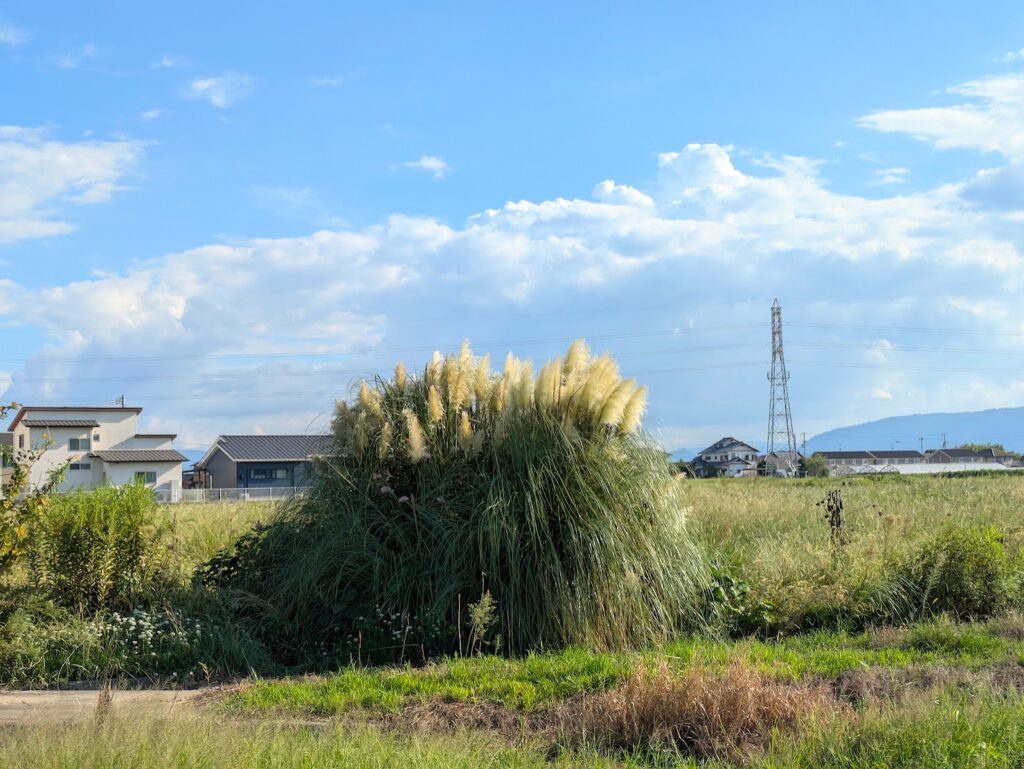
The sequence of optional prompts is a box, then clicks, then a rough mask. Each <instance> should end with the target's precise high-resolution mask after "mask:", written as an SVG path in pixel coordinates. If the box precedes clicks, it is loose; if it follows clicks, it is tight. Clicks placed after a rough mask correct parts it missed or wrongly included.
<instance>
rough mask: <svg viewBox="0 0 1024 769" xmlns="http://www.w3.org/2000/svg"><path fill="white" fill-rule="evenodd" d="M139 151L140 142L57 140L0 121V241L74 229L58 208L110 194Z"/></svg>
mask: <svg viewBox="0 0 1024 769" xmlns="http://www.w3.org/2000/svg"><path fill="white" fill-rule="evenodd" d="M142 153H143V145H142V144H141V143H140V142H134V141H109V142H92V141H86V142H60V141H55V140H52V139H48V138H46V131H45V130H43V129H38V128H23V127H20V126H3V127H0V244H3V243H10V242H13V241H17V240H22V239H25V238H34V237H43V236H47V235H59V234H62V233H65V232H69V231H71V230H73V229H74V225H73V224H72V223H70V222H68V221H67V220H66V219H65V218H64V216H62V215H61V212H62V210H64V209H66V208H67V206H68V205H69V204H84V203H102V202H105V201H107V200H109V199H110V198H111V196H112V195H113V194H114V193H115V192H117V191H119V190H120V189H123V184H122V181H123V179H124V177H125V176H126V175H128V174H129V173H131V171H132V170H133V169H134V167H135V166H136V164H137V162H138V160H139V158H140V157H141V156H142Z"/></svg>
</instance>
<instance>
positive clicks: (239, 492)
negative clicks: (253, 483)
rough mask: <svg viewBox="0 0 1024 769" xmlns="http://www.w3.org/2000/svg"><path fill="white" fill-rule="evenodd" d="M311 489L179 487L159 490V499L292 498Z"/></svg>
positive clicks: (224, 500) (247, 499) (171, 501)
mask: <svg viewBox="0 0 1024 769" xmlns="http://www.w3.org/2000/svg"><path fill="white" fill-rule="evenodd" d="M308 491H309V489H308V488H306V487H302V486H287V487H275V486H268V487H266V488H256V489H179V490H177V493H171V492H166V491H165V492H161V491H157V495H156V496H157V501H158V502H163V503H164V504H174V503H179V502H180V503H191V504H195V503H199V502H250V501H253V500H265V501H269V500H273V499H292V498H293V497H301V496H303V495H304V494H306V492H308Z"/></svg>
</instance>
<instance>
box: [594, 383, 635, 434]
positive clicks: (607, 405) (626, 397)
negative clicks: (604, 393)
mask: <svg viewBox="0 0 1024 769" xmlns="http://www.w3.org/2000/svg"><path fill="white" fill-rule="evenodd" d="M636 389H637V387H636V380H635V379H626V380H624V381H622V382H619V384H618V385H617V386H616V387H615V389H614V390H612V392H611V395H609V396H608V398H607V399H606V400H605V402H604V406H603V407H602V408H601V417H600V422H601V424H603V425H607V426H608V427H616V426H618V424H619V423H620V422H621V421H622V417H623V414H624V413H625V411H626V406H627V405H628V404H629V402H630V399H631V397H632V395H633V393H634V392H635V391H636Z"/></svg>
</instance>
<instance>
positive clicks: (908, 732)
mask: <svg viewBox="0 0 1024 769" xmlns="http://www.w3.org/2000/svg"><path fill="white" fill-rule="evenodd" d="M836 488H838V489H840V490H841V492H842V495H843V500H844V503H845V511H844V512H845V522H844V526H843V531H842V536H843V541H844V544H842V545H841V546H837V545H836V544H835V543H834V541H833V539H832V532H831V530H830V527H829V525H828V524H827V523H826V521H825V520H824V514H823V511H822V509H821V508H820V507H819V506H817V505H816V503H817V502H819V501H820V500H821V499H822V498H823V497H824V496H825V494H826V492H827V491H828V490H830V489H836ZM686 500H687V505H688V508H689V512H688V524H689V525H690V526H691V527H693V529H694V531H696V532H697V535H698V540H699V544H700V546H701V547H702V548H703V549H705V550H706V551H707V552H708V553H709V554H711V556H712V557H713V558H714V559H715V560H717V561H719V562H722V563H725V564H727V565H728V567H729V569H730V574H731V575H732V576H733V577H734V578H735V579H736V581H737V582H738V583H742V585H743V586H744V592H743V593H742V595H743V601H745V602H746V603H748V604H750V605H753V606H755V607H757V606H761V605H762V604H763V605H765V606H769V607H770V614H771V615H772V617H773V620H772V622H771V623H770V624H769V625H766V626H765V627H767V628H768V630H764V629H762V630H761V631H759V632H756V633H754V634H747V635H740V636H739V637H729V635H728V634H727V633H724V632H723V631H722V629H721V628H718V629H717V630H713V631H711V632H709V633H704V634H696V635H692V636H687V637H682V638H678V639H675V640H674V641H672V642H670V643H667V644H665V645H663V646H659V647H657V648H652V649H646V650H642V651H635V652H616V653H609V652H601V651H597V650H590V649H570V650H565V651H557V652H548V653H537V654H532V655H529V656H527V657H525V658H522V659H505V658H499V657H493V656H478V657H468V658H453V659H446V660H439V661H434V662H431V663H430V664H427V665H425V666H422V665H421V666H409V665H406V666H394V667H366V666H360V665H359V664H358V662H357V661H356V662H355V663H354V664H351V665H348V666H344V667H342V668H340V669H338V670H336V671H326V672H321V673H318V674H316V675H299V676H292V677H287V676H286V677H273V678H266V677H264V678H257V679H254V680H248V681H245V682H243V683H242V684H241V685H240V686H237V687H233V688H231V689H229V690H227V691H226V692H224V693H223V694H220V695H218V696H216V697H214V698H212V699H211V700H210V701H208V702H206V703H205V704H204V705H203V706H202V708H201V710H200V711H199V712H198V713H197V714H196V716H195V718H192V717H189V716H184V717H177V718H173V719H159V718H149V717H147V718H146V719H144V720H142V721H141V722H138V721H133V720H131V719H129V718H125V717H122V716H118V715H117V714H116V713H115V715H114V716H113V717H110V718H107V719H101V720H99V721H90V722H89V723H83V724H77V725H64V726H55V725H39V726H31V727H18V728H16V729H8V730H6V731H0V767H34V766H39V767H62V766H82V767H101V766H102V767H106V766H131V767H140V768H141V767H157V766H161V767H162V766H172V765H173V766H186V767H191V766H197V767H198V766H203V767H228V766H231V767H235V766H238V767H250V766H251V767H257V766H260V767H262V766H275V767H276V766H281V767H292V766H295V767H298V766H302V767H318V766H324V767H326V766H339V765H343V766H357V767H358V766H366V767H370V766H373V767H390V766H396V767H397V766H421V767H461V766H467V767H469V766H496V767H497V766H501V767H520V766H521V767H530V766H549V765H551V766H595V767H596V766H665V767H668V766H696V765H701V766H713V767H726V766H750V767H850V768H854V767H864V768H865V769H867V768H868V767H888V766H901V767H904V766H905V767H935V766H945V767H961V766H971V767H1022V766H1024V616H1022V615H1021V613H1020V608H1019V602H1020V600H1021V598H1022V596H1021V595H1020V585H1019V583H1014V585H1013V586H1012V590H1015V591H1016V592H1015V593H1013V595H1011V598H1012V599H1013V600H1012V601H1010V604H1012V605H1008V606H1007V607H1005V608H1004V609H1001V610H1000V611H999V612H998V613H997V614H996V615H995V616H993V617H991V618H990V619H986V620H977V621H958V620H956V619H955V618H954V617H952V616H942V615H938V616H935V615H933V616H928V617H924V616H922V617H921V618H918V619H911V620H909V621H906V622H897V623H874V622H868V623H867V625H866V626H863V627H861V626H856V627H854V626H851V627H849V628H845V629H844V628H843V627H829V628H821V629H814V627H813V624H812V623H810V622H809V620H808V619H807V618H808V617H810V618H811V619H814V618H816V617H819V616H832V615H831V614H827V612H824V610H823V609H822V607H826V608H828V607H830V608H831V609H832V610H842V609H843V608H844V607H846V606H858V605H860V604H859V603H858V602H859V601H861V598H860V596H862V595H868V594H871V595H874V594H876V593H877V592H878V591H879V590H880V589H882V588H880V587H879V585H882V586H884V585H885V584H886V582H885V580H886V579H888V578H889V577H890V576H891V575H890V572H891V570H892V565H893V564H898V563H901V559H905V558H908V557H910V555H911V554H913V553H915V552H918V551H919V550H920V548H922V547H924V546H927V543H929V542H930V541H932V539H933V538H934V537H935V536H936V534H937V533H938V532H941V531H943V530H946V529H948V528H950V527H961V528H967V529H982V528H985V527H994V530H998V541H999V543H1000V546H1001V548H1003V549H1005V553H1006V558H1007V559H1008V563H1009V567H1008V568H1009V569H1010V570H1011V572H1012V570H1013V569H1017V571H1016V572H1012V573H1020V571H1019V570H1020V564H1021V552H1022V549H1024V514H1022V513H1024V478H1022V477H1019V476H1016V475H1014V476H984V477H971V478H917V477H915V478H900V477H881V478H867V479H846V480H838V479H822V480H813V481H810V480H808V481H780V480H771V479H768V480H761V479H759V480H751V481H724V480H723V481H708V482H692V483H689V484H688V485H687V486H686ZM161 514H162V515H167V516H169V517H170V519H171V520H170V523H171V524H172V527H173V545H172V548H173V553H174V559H175V563H176V569H178V570H179V572H180V573H181V574H183V575H184V574H187V573H190V572H191V570H192V569H193V568H194V566H195V565H196V564H198V563H200V562H202V561H204V560H205V559H207V558H209V557H210V556H211V555H212V554H213V553H214V552H216V551H217V550H218V549H219V548H221V547H223V546H224V545H226V544H228V543H229V542H231V541H232V540H233V539H234V537H235V536H237V535H238V534H240V533H242V532H243V531H245V530H246V529H247V528H248V527H250V526H251V525H252V524H253V523H255V522H257V521H265V520H266V519H267V517H268V516H269V515H270V514H271V508H269V507H268V506H262V505H194V506H177V507H166V508H161ZM1011 592H1012V591H1011ZM1014 601H1016V602H1017V603H1014ZM1015 606H1016V607H1017V608H1015ZM837 607H838V608H837ZM840 624H841V623H840ZM0 644H2V640H0ZM737 680H738V681H741V682H748V683H749V686H750V687H751V688H750V689H749V691H747V690H746V689H745V688H744V687H745V686H746V684H744V685H743V686H740V687H739V688H738V689H737V687H736V685H735V683H730V682H731V681H732V682H735V681H737ZM637 682H639V684H638V683H637ZM673 682H675V683H673ZM630 686H632V687H633V688H632V689H631V688H630ZM673 686H679V687H682V688H676V689H673V688H672V687H673ZM659 687H661V688H662V689H663V690H664V691H665V692H668V693H669V694H668V695H664V693H662V694H661V695H659V691H658V689H659ZM730 687H731V688H730ZM758 687H759V688H758ZM698 690H699V691H698ZM684 691H685V692H689V691H693V692H697V693H696V694H693V697H695V698H696V700H695V701H696V703H697V706H698V708H697V709H696V710H693V711H687V712H688V713H690V717H691V720H693V716H692V714H693V713H700V714H701V716H700V718H697V719H696V720H697V721H699V722H700V723H698V724H697V725H698V726H700V728H701V729H703V730H704V731H703V732H701V735H702V736H701V739H696V738H693V737H692V735H690V736H687V735H689V732H687V733H686V734H685V735H684V734H683V733H682V732H681V731H680V730H679V728H677V727H673V726H672V725H671V724H666V723H664V722H660V721H659V720H658V719H659V718H662V716H660V715H659V713H663V712H665V711H666V703H668V704H669V706H671V705H672V704H673V700H674V699H678V698H679V694H678V693H679V692H684ZM638 692H639V694H638ZM672 692H676V694H672ZM745 692H746V693H745ZM658 696H662V699H661V700H658V699H657V697H658ZM687 696H689V695H687ZM700 696H703V697H704V698H705V699H703V700H701V699H700ZM666 697H667V699H666ZM648 698H650V699H649V701H648ZM761 703H772V704H767V705H764V704H761ZM712 706H713V707H712ZM719 707H720V708H721V710H716V708H719ZM773 708H774V710H773ZM668 709H669V710H670V709H671V707H668ZM691 726H692V724H691ZM640 727H642V729H646V730H647V731H648V732H650V733H651V734H657V735H660V737H659V738H658V739H657V740H647V741H641V742H635V741H634V742H629V740H625V738H624V737H623V735H624V734H632V733H633V732H632V731H630V730H631V729H635V728H640ZM673 729H675V731H673ZM659 730H660V731H659ZM645 733H646V732H645ZM624 740H625V741H626V742H628V743H629V744H630V745H631V747H629V748H623V747H622V744H621V743H622V742H623V741H624Z"/></svg>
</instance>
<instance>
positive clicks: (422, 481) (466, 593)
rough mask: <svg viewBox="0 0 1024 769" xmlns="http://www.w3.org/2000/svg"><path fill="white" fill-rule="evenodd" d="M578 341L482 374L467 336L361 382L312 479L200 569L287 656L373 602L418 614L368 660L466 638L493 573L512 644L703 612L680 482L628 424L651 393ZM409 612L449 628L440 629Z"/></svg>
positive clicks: (318, 642)
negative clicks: (409, 369) (560, 358)
mask: <svg viewBox="0 0 1024 769" xmlns="http://www.w3.org/2000/svg"><path fill="white" fill-rule="evenodd" d="M574 349H575V350H576V351H575V352H573V350H571V351H570V355H569V356H568V357H567V362H566V364H565V365H564V366H563V365H562V364H561V363H557V362H556V363H554V364H547V365H546V366H545V367H544V369H542V371H541V376H540V377H539V378H538V379H537V380H536V382H535V381H534V380H533V378H532V376H531V375H530V373H529V372H530V366H529V365H528V364H523V363H521V362H516V361H514V359H512V360H510V362H509V364H508V365H507V366H506V373H505V374H503V375H502V376H500V377H493V376H490V375H489V374H486V368H485V367H486V362H484V361H477V360H476V359H473V358H472V357H471V356H469V355H468V353H467V352H466V351H465V350H464V352H463V354H462V355H461V356H459V357H457V358H456V357H452V358H449V359H448V360H445V361H442V360H441V359H440V357H438V358H437V359H436V360H435V362H433V363H432V364H430V365H429V366H428V367H427V370H426V371H425V372H424V376H423V377H422V378H413V377H406V376H405V374H404V372H402V373H401V374H400V375H396V377H395V379H393V380H391V381H386V382H385V381H379V382H377V384H376V386H375V387H373V388H370V387H369V386H367V385H365V384H364V387H363V388H362V390H361V392H360V398H359V403H358V405H357V406H356V407H355V408H354V409H352V410H350V409H348V408H347V407H342V408H341V409H340V410H339V413H338V417H337V419H336V435H337V438H338V449H337V452H336V455H335V456H333V457H330V458H328V459H325V460H323V461H322V462H321V463H320V465H319V467H318V473H317V485H316V487H315V489H314V491H313V493H311V494H310V495H309V496H308V497H306V498H304V499H301V500H297V501H295V502H294V503H292V504H291V505H289V506H286V507H285V508H284V509H283V510H282V512H281V513H280V515H279V516H278V517H277V518H276V519H275V520H273V521H272V522H271V523H270V525H269V526H268V527H267V528H266V529H264V530H262V531H259V532H254V533H253V534H252V535H251V536H250V537H249V538H247V539H246V540H244V541H242V542H240V543H239V545H238V547H236V548H235V549H234V552H233V553H226V554H224V556H222V557H220V558H218V560H217V563H214V564H211V565H210V566H209V567H208V568H206V569H204V570H203V572H202V574H201V577H202V578H203V579H205V581H206V582H207V584H212V585H217V586H220V587H222V588H228V589H229V590H230V591H231V592H232V594H233V595H234V596H235V597H236V598H237V600H238V601H239V604H240V606H241V607H242V612H243V616H244V617H246V618H247V619H248V621H249V622H250V623H251V627H252V628H253V631H254V632H257V633H261V634H262V637H263V638H264V639H265V641H266V643H267V644H268V646H269V647H271V648H272V649H274V650H275V651H276V652H278V653H280V654H281V655H282V658H283V659H285V660H289V661H298V660H301V659H303V657H304V656H308V653H309V649H310V647H312V648H315V649H316V648H326V649H328V650H330V649H339V648H341V649H345V648H347V649H348V650H349V653H351V651H352V646H351V645H352V643H353V640H352V639H353V636H354V635H356V634H355V633H354V630H355V625H356V623H357V622H358V621H359V618H365V617H369V616H373V614H374V613H376V612H380V611H383V612H385V613H387V614H388V615H394V614H397V615H399V616H400V617H402V618H403V621H404V623H405V625H406V627H407V628H409V629H410V631H409V632H408V633H406V634H405V635H403V636H402V638H401V639H394V640H393V641H392V642H390V643H387V644H385V645H384V646H382V647H380V648H370V647H368V646H367V644H366V643H365V640H366V639H365V638H360V639H359V641H360V646H359V658H360V659H362V660H363V661H366V660H367V659H370V660H374V661H378V660H386V659H395V658H402V657H403V656H404V657H405V658H409V657H410V656H412V657H413V658H421V657H422V656H424V655H428V656H429V655H430V654H437V653H440V652H451V651H458V650H459V647H460V643H461V640H462V639H465V638H468V636H469V635H470V634H471V633H472V626H471V622H470V618H469V616H468V610H467V607H468V606H469V604H474V603H477V602H478V601H479V600H480V598H481V596H482V595H483V593H484V591H485V590H489V591H490V592H491V594H492V597H493V599H494V602H495V604H496V609H497V614H496V617H497V619H496V622H495V624H494V633H495V637H496V636H499V635H500V637H501V639H502V641H503V646H504V648H503V651H505V652H512V653H519V652H524V651H528V650H531V649H539V648H550V647H562V646H569V645H584V644H585V645H591V646H594V647H597V648H621V647H624V646H631V645H639V644H646V643H652V642H656V641H660V640H664V639H666V638H667V637H669V636H670V635H671V634H672V633H673V632H674V631H677V630H679V629H680V628H683V627H686V626H687V625H689V624H692V623H694V622H695V621H696V620H697V613H698V610H699V602H700V595H701V582H702V579H703V571H702V565H701V558H700V556H699V554H698V552H697V551H696V549H695V548H694V547H693V546H692V545H691V543H690V539H689V537H688V536H687V533H686V531H685V528H684V511H683V505H682V497H681V494H682V484H681V483H680V482H678V481H675V480H673V479H672V477H671V475H670V473H669V467H668V464H667V463H666V462H665V460H664V457H663V455H662V454H661V453H660V452H659V451H658V450H656V448H655V447H653V446H651V445H650V444H648V443H647V441H646V440H645V439H644V438H643V437H642V436H640V435H638V434H637V433H635V432H634V431H633V430H632V429H624V427H623V425H626V426H631V425H632V424H633V422H634V420H635V419H636V418H637V411H636V407H635V405H634V407H633V408H632V410H631V409H630V407H629V404H635V400H634V397H635V396H636V394H637V393H638V392H642V391H640V390H636V389H635V385H633V384H632V383H630V382H629V381H627V382H621V381H620V380H619V379H618V375H617V373H616V372H615V369H614V364H613V363H612V362H611V361H610V359H609V358H607V357H601V358H593V359H592V358H590V357H589V356H588V355H587V354H586V353H585V351H584V352H583V354H581V353H580V350H579V349H577V348H574ZM574 356H575V360H576V362H575V363H573V364H572V367H570V364H569V363H568V361H569V360H573V359H574ZM481 370H484V371H485V374H484V375H483V376H481V375H480V372H481ZM467 381H469V382H472V383H473V384H472V385H471V386H470V385H467V384H466V382H467ZM630 393H633V395H630ZM625 396H629V397H628V398H626V397H625ZM624 404H625V405H624ZM485 586H486V587H485ZM417 626H419V627H423V628H436V627H441V628H451V629H452V630H453V631H454V632H451V633H449V634H448V636H447V638H444V639H442V646H440V647H437V646H431V645H430V644H431V643H432V639H428V638H425V637H422V636H419V635H417V633H416V631H417ZM346 645H347V646H346Z"/></svg>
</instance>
